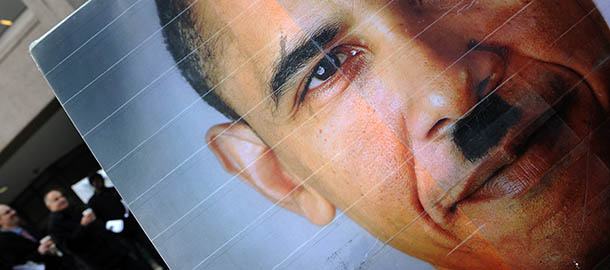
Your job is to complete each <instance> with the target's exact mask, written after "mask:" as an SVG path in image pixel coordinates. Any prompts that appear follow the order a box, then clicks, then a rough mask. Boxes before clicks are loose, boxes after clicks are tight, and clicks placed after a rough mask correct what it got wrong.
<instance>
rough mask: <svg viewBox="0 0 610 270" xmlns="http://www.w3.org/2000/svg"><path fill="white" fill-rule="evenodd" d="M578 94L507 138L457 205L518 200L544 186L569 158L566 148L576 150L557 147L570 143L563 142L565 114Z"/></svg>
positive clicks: (571, 93)
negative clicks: (510, 199) (544, 181)
mask: <svg viewBox="0 0 610 270" xmlns="http://www.w3.org/2000/svg"><path fill="white" fill-rule="evenodd" d="M576 92H577V91H569V92H568V93H566V94H564V95H562V96H561V97H559V98H558V101H557V102H556V103H555V104H554V105H553V106H552V107H548V108H547V109H546V110H544V111H542V112H541V113H540V112H538V113H535V114H534V115H533V116H531V118H530V119H527V120H525V121H524V122H525V124H523V125H521V127H520V128H517V131H516V132H512V134H509V135H507V137H506V138H504V140H503V142H502V143H501V145H500V146H499V147H497V148H496V149H495V150H494V151H493V152H491V153H490V154H489V155H488V157H487V158H486V160H484V161H483V162H481V164H480V165H479V166H478V167H477V168H476V169H475V170H474V173H473V174H472V175H471V176H470V177H469V178H468V179H467V181H466V184H465V187H464V188H463V190H462V192H461V193H460V194H459V195H458V197H457V200H456V203H455V204H458V203H465V202H469V203H471V202H480V201H485V200H492V199H498V198H504V197H516V196H519V195H521V194H523V193H525V192H527V191H528V190H530V189H532V188H533V187H535V186H536V185H537V184H538V183H540V181H541V180H542V179H543V178H544V177H545V175H547V174H549V172H550V170H551V169H552V167H553V165H554V164H556V163H557V162H559V161H560V160H561V159H562V158H564V157H565V156H566V154H567V152H566V150H564V149H572V148H571V147H559V148H561V149H558V147H557V146H558V145H557V144H562V143H563V144H565V143H568V144H569V142H562V141H560V140H561V139H560V135H561V134H563V133H564V132H566V130H567V129H566V126H565V123H564V122H563V120H562V115H564V113H565V112H566V111H567V109H568V108H569V107H570V106H571V105H572V102H570V101H571V100H572V99H573V97H574V96H575V94H576ZM530 114H531V112H530Z"/></svg>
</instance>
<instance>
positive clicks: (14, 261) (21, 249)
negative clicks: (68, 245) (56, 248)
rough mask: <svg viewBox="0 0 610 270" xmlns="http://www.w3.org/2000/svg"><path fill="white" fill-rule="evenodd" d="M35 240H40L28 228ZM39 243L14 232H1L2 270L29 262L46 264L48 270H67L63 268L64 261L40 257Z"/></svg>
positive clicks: (0, 256) (54, 257)
mask: <svg viewBox="0 0 610 270" xmlns="http://www.w3.org/2000/svg"><path fill="white" fill-rule="evenodd" d="M26 230H27V231H28V232H29V233H30V234H32V235H33V236H34V237H35V238H39V237H40V236H39V235H36V234H35V233H34V232H33V231H31V230H29V229H27V228H26ZM38 246H39V243H38V242H33V241H32V240H30V239H27V238H25V237H23V236H21V235H18V234H15V233H13V232H0V269H2V270H4V269H12V267H13V266H15V265H21V264H25V263H26V262H27V261H33V262H37V263H44V264H45V266H46V269H51V270H53V269H66V268H64V267H62V265H61V264H62V259H61V258H59V257H56V256H53V255H40V253H38Z"/></svg>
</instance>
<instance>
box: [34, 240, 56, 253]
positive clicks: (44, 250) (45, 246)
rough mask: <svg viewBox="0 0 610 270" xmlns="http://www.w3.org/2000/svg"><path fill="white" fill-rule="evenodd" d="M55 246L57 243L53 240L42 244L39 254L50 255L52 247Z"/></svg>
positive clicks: (39, 247)
mask: <svg viewBox="0 0 610 270" xmlns="http://www.w3.org/2000/svg"><path fill="white" fill-rule="evenodd" d="M54 244H55V243H54V242H53V240H48V241H46V242H44V243H42V244H40V246H38V253H40V254H41V255H45V254H47V253H49V250H51V247H52V246H53V245H54Z"/></svg>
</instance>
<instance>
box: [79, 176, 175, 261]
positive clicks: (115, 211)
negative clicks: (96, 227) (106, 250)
mask: <svg viewBox="0 0 610 270" xmlns="http://www.w3.org/2000/svg"><path fill="white" fill-rule="evenodd" d="M88 178H89V184H91V185H92V186H93V187H94V188H95V193H94V194H93V196H92V197H91V198H90V199H89V202H88V203H87V204H88V205H89V207H90V208H91V209H92V210H93V213H95V217H96V219H98V220H100V221H102V222H103V223H104V224H107V222H108V221H119V220H120V221H121V222H123V228H122V230H121V231H119V232H116V233H118V235H119V236H121V237H122V238H123V239H124V240H126V241H125V243H126V244H127V245H128V246H129V247H130V248H131V249H132V250H134V251H135V252H136V254H137V255H138V256H139V257H140V258H143V259H145V260H147V261H149V263H150V264H151V265H153V266H154V267H155V268H158V267H160V265H164V262H163V259H162V258H161V256H160V255H159V253H158V252H157V250H156V249H155V247H154V246H153V245H152V243H151V242H150V240H149V239H148V237H147V236H146V233H145V232H144V231H143V230H142V228H141V227H140V224H138V222H137V221H136V219H135V218H134V217H133V215H132V214H131V212H130V211H129V208H128V207H127V205H126V204H125V202H124V201H123V199H122V198H121V196H120V195H119V193H118V192H117V191H116V189H114V188H111V187H106V186H104V178H103V177H102V176H101V175H100V174H99V173H97V172H94V173H91V174H89V176H88ZM107 228H108V227H107ZM165 268H167V266H165Z"/></svg>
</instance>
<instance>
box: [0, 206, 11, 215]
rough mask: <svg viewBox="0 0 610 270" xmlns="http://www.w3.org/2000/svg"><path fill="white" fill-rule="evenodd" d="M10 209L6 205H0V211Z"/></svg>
mask: <svg viewBox="0 0 610 270" xmlns="http://www.w3.org/2000/svg"><path fill="white" fill-rule="evenodd" d="M8 209H10V207H8V206H7V205H0V213H2V212H3V211H6V210H8Z"/></svg>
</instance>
